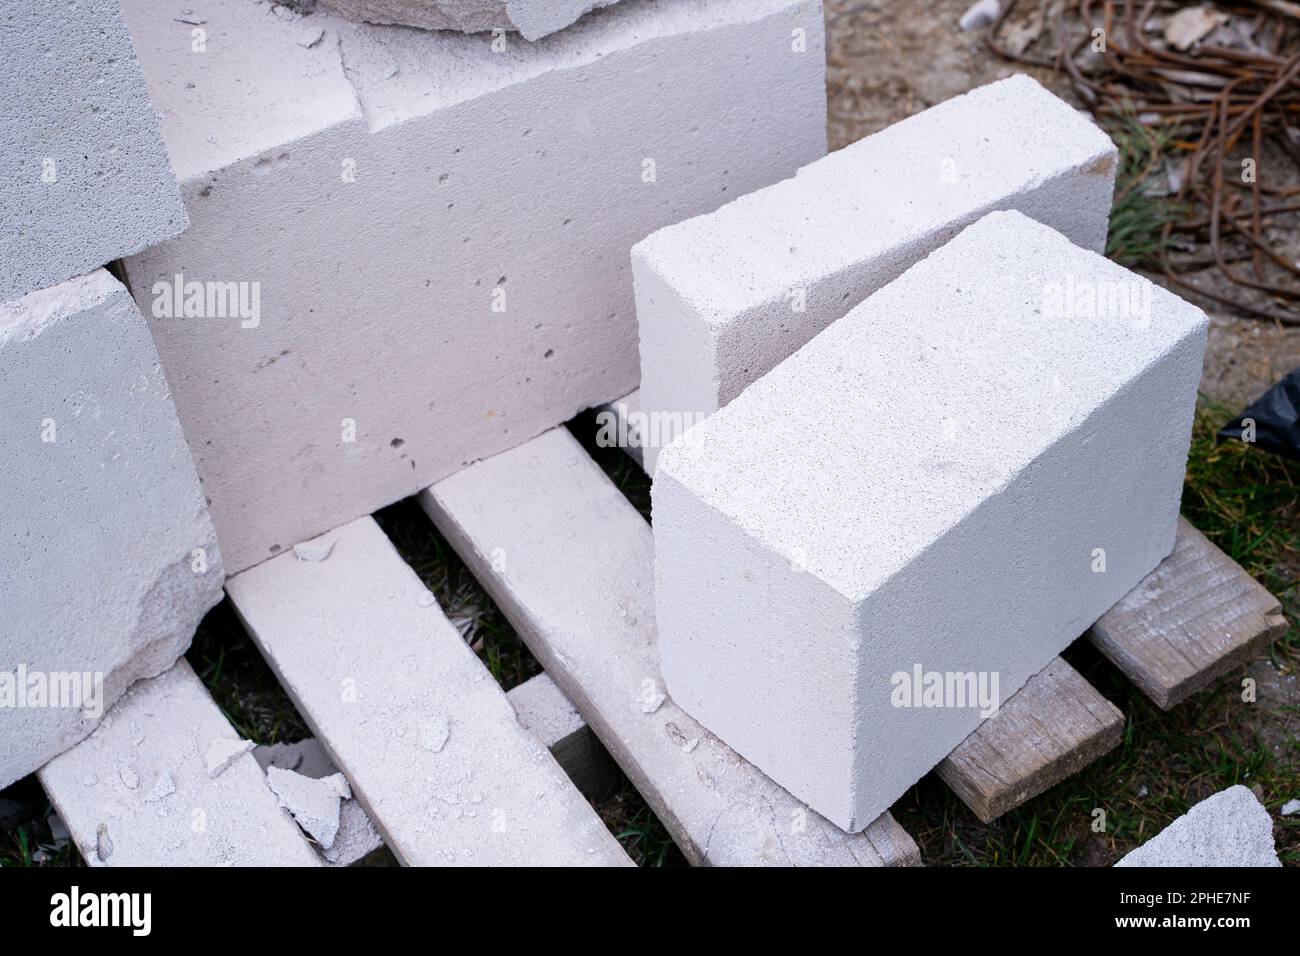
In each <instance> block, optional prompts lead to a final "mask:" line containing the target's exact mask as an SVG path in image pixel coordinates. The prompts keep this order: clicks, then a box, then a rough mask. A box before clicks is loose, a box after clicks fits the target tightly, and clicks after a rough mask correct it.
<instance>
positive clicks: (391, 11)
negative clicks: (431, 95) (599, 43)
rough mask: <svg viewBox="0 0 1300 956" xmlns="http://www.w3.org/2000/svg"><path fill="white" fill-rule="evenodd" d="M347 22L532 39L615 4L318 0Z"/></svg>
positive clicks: (586, 0)
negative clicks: (488, 32)
mask: <svg viewBox="0 0 1300 956" xmlns="http://www.w3.org/2000/svg"><path fill="white" fill-rule="evenodd" d="M323 3H324V5H325V6H327V7H330V8H331V9H333V10H335V11H337V12H339V13H341V14H343V15H344V16H345V17H348V18H349V19H351V20H364V21H366V22H367V23H396V24H401V25H403V26H410V27H422V28H423V29H425V30H462V31H464V32H466V33H478V32H482V31H485V30H515V31H518V32H519V34H520V35H521V36H523V38H524V39H525V40H537V39H540V38H541V37H544V36H546V35H548V34H551V33H554V32H555V31H556V30H562V29H563V28H564V27H567V26H568V25H569V24H570V23H573V21H575V20H577V19H578V18H579V17H580V16H582V15H583V14H586V13H590V12H591V11H592V10H596V9H598V8H600V7H608V6H611V5H613V4H615V3H618V0H323Z"/></svg>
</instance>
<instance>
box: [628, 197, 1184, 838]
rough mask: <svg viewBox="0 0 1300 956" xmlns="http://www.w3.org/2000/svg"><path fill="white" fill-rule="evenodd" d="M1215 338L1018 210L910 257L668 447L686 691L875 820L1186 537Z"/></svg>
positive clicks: (666, 658)
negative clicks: (1201, 405) (1184, 495)
mask: <svg viewBox="0 0 1300 956" xmlns="http://www.w3.org/2000/svg"><path fill="white" fill-rule="evenodd" d="M1085 293H1087V294H1086V295H1085ZM1205 329H1206V320H1205V317H1204V315H1203V314H1202V313H1201V312H1200V311H1199V310H1197V309H1195V308H1193V307H1192V306H1190V305H1188V304H1187V303H1185V302H1183V301H1182V300H1181V299H1179V298H1177V297H1176V296H1174V295H1172V294H1170V293H1168V292H1166V291H1165V290H1163V289H1160V288H1157V287H1155V286H1153V285H1152V284H1151V283H1150V282H1147V281H1146V280H1145V279H1142V278H1140V277H1138V276H1136V275H1134V274H1132V273H1129V272H1127V271H1126V270H1124V269H1122V268H1121V267H1119V266H1117V265H1115V264H1113V263H1111V262H1109V261H1108V260H1106V259H1104V258H1103V257H1101V256H1100V255H1097V254H1096V253H1094V252H1090V251H1086V250H1084V249H1081V248H1079V247H1078V246H1076V245H1073V244H1072V243H1071V242H1070V241H1069V240H1068V239H1066V238H1065V237H1064V236H1062V235H1061V234H1060V233H1058V232H1055V231H1053V230H1052V229H1050V228H1048V227H1047V226H1044V225H1041V224H1039V223H1037V222H1035V221H1033V220H1031V219H1029V218H1028V217H1026V216H1024V215H1022V214H1020V213H1018V212H999V213H992V214H989V215H988V216H986V217H984V218H983V219H981V220H979V221H978V222H977V223H976V224H974V225H973V226H970V227H968V228H967V229H966V230H964V231H963V232H961V233H960V234H959V235H958V236H957V237H956V238H954V239H953V240H951V241H950V242H948V243H947V244H946V245H944V246H942V247H940V248H939V249H938V250H936V251H935V252H933V253H931V254H930V255H929V256H928V257H927V258H925V259H923V260H921V261H920V262H918V263H917V264H915V265H914V266H912V267H911V268H910V269H908V270H907V271H906V272H904V273H903V275H902V276H900V277H899V278H897V279H895V280H894V281H893V282H891V283H889V284H887V285H885V286H884V287H883V288H881V289H880V290H878V291H877V292H876V293H874V294H873V295H871V296H870V297H869V298H868V299H867V300H866V301H865V302H863V303H862V304H861V305H859V306H858V307H857V308H855V309H853V310H852V311H850V312H849V313H848V315H846V316H845V317H844V318H842V319H840V320H839V321H837V322H834V323H833V324H832V325H830V327H829V328H827V329H826V330H825V331H823V332H821V333H820V334H819V335H817V336H816V337H814V338H813V339H812V340H811V341H810V342H808V343H807V344H806V345H805V346H804V347H803V348H801V349H800V350H799V351H797V352H796V353H795V354H794V355H792V356H791V357H790V358H788V359H786V360H785V361H784V362H782V363H780V364H779V365H777V366H776V368H774V369H773V370H772V371H770V372H768V373H767V374H766V375H764V376H763V377H761V378H759V379H758V381H756V382H755V383H754V384H752V385H750V386H749V388H748V389H746V390H745V391H744V392H743V393H741V394H740V395H739V397H737V398H734V399H733V400H732V401H731V402H730V403H729V404H728V405H727V406H726V407H725V408H723V409H721V410H720V411H718V412H716V413H714V414H713V415H712V416H710V417H709V418H707V419H705V420H704V421H703V422H702V423H700V424H697V425H695V426H694V427H693V428H691V429H690V430H689V431H687V432H686V434H684V435H682V436H680V437H679V438H678V439H677V440H676V441H675V442H674V443H673V444H671V445H669V446H668V447H667V448H666V449H664V450H663V452H662V453H661V455H660V458H659V463H658V469H657V471H656V474H655V480H654V485H653V509H654V535H655V558H656V602H655V605H656V618H657V622H658V627H659V640H660V646H661V649H662V666H663V677H664V681H665V683H666V685H667V689H668V691H669V693H670V694H671V695H672V698H673V700H674V701H675V702H676V703H677V704H678V705H679V706H681V707H682V708H683V709H685V710H686V711H687V712H688V713H690V714H691V715H692V716H694V717H696V718H697V719H698V720H700V722H701V723H702V724H704V726H706V727H707V728H709V729H710V730H711V731H713V732H714V733H716V734H717V735H718V736H719V737H720V738H722V739H723V740H724V741H726V742H727V743H728V744H729V745H730V746H731V747H733V748H734V749H736V750H737V751H739V752H740V753H741V754H742V755H743V756H744V757H746V758H747V759H748V760H750V761H751V762H752V763H754V764H756V765H757V766H758V767H759V768H760V769H762V770H764V771H765V772H766V773H767V774H768V775H769V776H771V777H772V778H773V779H774V780H776V781H777V782H778V783H780V784H782V785H783V786H785V787H786V788H787V789H788V790H790V791H791V792H792V793H793V794H794V795H795V796H796V797H798V798H800V799H802V800H804V801H805V802H807V803H808V804H809V806H811V807H812V808H813V809H814V810H817V811H818V812H819V813H821V814H823V815H824V816H826V817H827V818H828V819H830V820H831V821H833V822H834V823H836V824H838V825H839V826H841V827H843V828H844V829H846V830H850V831H853V830H857V829H860V828H862V827H864V826H866V825H867V824H868V823H870V822H871V821H872V820H873V819H875V818H876V817H877V816H878V815H879V814H880V813H881V812H883V811H885V810H886V809H888V808H889V806H890V805H891V804H892V803H893V802H894V801H895V800H896V799H897V798H898V797H900V796H901V795H902V794H903V793H904V791H905V790H906V789H907V788H908V787H909V786H911V785H912V784H913V783H914V782H915V781H916V780H918V779H919V778H920V777H921V776H922V775H924V774H925V773H926V772H927V771H928V770H929V769H931V768H932V767H933V766H934V765H935V764H937V763H938V762H939V761H940V760H942V759H943V757H944V756H945V755H947V754H948V753H949V752H950V751H951V750H952V749H953V748H954V747H955V746H957V744H959V743H960V742H961V741H962V740H963V739H964V738H965V737H966V736H967V735H968V734H969V733H971V732H972V731H973V730H974V729H975V728H976V727H977V726H979V724H980V722H981V720H982V719H984V718H985V717H987V716H989V714H990V712H991V710H992V707H993V706H996V704H997V703H1000V702H1002V701H1005V700H1006V699H1007V698H1008V697H1010V696H1011V695H1012V694H1014V693H1015V692H1016V690H1018V689H1019V688H1020V687H1021V686H1022V685H1023V684H1024V683H1025V681H1026V680H1027V679H1028V678H1029V677H1030V676H1032V675H1033V674H1035V673H1037V672H1038V671H1040V670H1041V669H1042V668H1043V667H1044V666H1046V665H1047V663H1048V662H1049V661H1051V660H1052V659H1053V658H1054V657H1055V656H1056V655H1057V654H1059V653H1060V652H1061V651H1062V650H1063V649H1064V648H1065V647H1066V646H1067V645H1069V644H1070V643H1071V642H1072V641H1073V640H1074V639H1075V638H1076V637H1078V635H1079V634H1081V633H1083V631H1084V630H1086V629H1087V627H1088V626H1089V625H1091V624H1092V622H1093V621H1095V620H1096V619H1097V618H1098V617H1099V616H1100V615H1101V614H1102V613H1103V612H1105V611H1106V610H1107V609H1108V608H1109V607H1111V605H1113V604H1114V603H1115V602H1116V601H1117V600H1119V598H1121V597H1122V596H1123V595H1124V594H1125V593H1126V592H1128V591H1129V590H1130V589H1131V588H1132V587H1133V586H1135V585H1136V584H1137V583H1138V582H1139V581H1140V580H1141V579H1142V577H1143V576H1145V575H1146V574H1147V573H1149V572H1150V571H1151V570H1152V569H1153V568H1154V567H1155V566H1156V565H1157V564H1158V563H1159V562H1160V561H1161V560H1162V559H1163V558H1164V557H1165V556H1166V555H1167V554H1168V553H1169V552H1170V550H1171V549H1172V547H1173V542H1174V533H1175V525H1176V521H1177V517H1178V510H1179V498H1180V494H1181V489H1182V481H1183V471H1184V467H1185V462H1186V455H1187V449H1188V445H1189V441H1190V434H1191V423H1192V414H1193V408H1194V405H1195V398H1196V386H1197V382H1198V380H1199V376H1200V369H1201V362H1202V357H1203V351H1204V343H1205Z"/></svg>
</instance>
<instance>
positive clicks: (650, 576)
mask: <svg viewBox="0 0 1300 956" xmlns="http://www.w3.org/2000/svg"><path fill="white" fill-rule="evenodd" d="M420 502H421V504H422V505H423V506H424V508H425V510H426V511H427V512H428V513H429V515H430V517H431V518H432V519H433V520H434V522H435V524H437V526H438V528H439V529H440V530H441V531H442V533H443V535H444V536H445V537H446V538H447V540H448V541H449V542H451V544H452V546H453V547H454V548H455V549H456V550H457V552H458V553H459V554H460V555H461V557H462V558H463V559H464V560H465V562H466V563H467V564H468V565H469V567H470V569H471V570H472V571H473V572H474V573H475V574H476V575H477V576H478V578H479V580H480V582H481V583H482V584H483V586H484V587H485V588H486V589H487V591H488V593H489V594H491V595H492V597H493V599H494V600H495V601H496V602H497V604H498V606H499V607H500V608H501V609H502V611H503V612H504V613H505V615H506V616H507V618H509V620H510V621H511V623H512V624H513V625H514V627H515V628H516V630H518V631H519V633H520V634H521V636H522V637H523V638H524V640H525V641H526V642H527V644H528V646H529V648H530V649H531V650H532V652H533V654H534V655H536V656H537V658H538V659H539V660H540V661H541V662H542V664H543V666H544V667H545V668H546V670H547V673H548V674H550V676H551V677H552V679H554V681H555V682H556V684H557V685H559V686H560V687H561V688H562V689H563V690H564V692H565V693H566V694H567V695H568V696H569V698H570V699H571V700H572V701H573V702H574V703H575V704H576V705H577V707H578V709H579V710H580V711H581V712H582V714H583V716H584V717H585V718H586V719H587V722H588V723H589V724H590V725H591V727H592V728H593V729H594V730H595V732H596V735H597V736H598V737H599V738H600V739H601V741H602V742H603V743H604V744H605V747H606V748H607V749H608V750H609V752H610V754H611V755H612V756H613V757H614V759H615V760H616V761H617V762H618V763H619V764H620V765H621V766H622V768H623V770H624V772H626V773H627V775H628V776H629V777H630V778H631V780H632V782H633V783H634V784H635V785H636V787H637V789H638V790H640V791H641V793H642V795H643V796H644V797H645V799H646V801H647V802H648V803H649V804H650V806H651V807H652V808H653V810H654V811H655V813H656V814H657V815H658V816H659V818H660V819H661V820H662V821H663V822H664V824H665V825H666V826H667V827H668V829H669V831H670V832H671V833H672V835H673V837H674V839H675V840H676V841H677V843H678V845H679V846H680V847H681V848H682V851H683V852H684V853H685V854H686V856H687V858H688V859H689V860H690V861H691V862H692V863H696V864H718V865H761V864H800V865H826V864H840V865H863V866H881V865H914V864H917V863H919V862H920V857H919V853H918V851H917V848H916V844H915V842H914V841H913V840H912V838H911V837H910V836H908V834H907V833H906V832H905V831H904V830H903V829H902V827H900V826H899V825H898V823H897V822H896V821H895V820H894V819H893V817H891V816H890V815H889V814H888V813H886V814H884V815H882V816H881V817H880V819H878V820H876V821H875V822H874V823H873V824H872V825H871V826H870V827H868V828H867V829H866V830H865V831H864V832H863V833H859V834H852V835H850V834H846V833H844V832H843V831H841V830H840V829H839V828H837V827H835V826H834V825H833V824H831V823H829V822H827V821H825V820H824V819H822V818H821V817H820V816H818V815H817V814H815V813H813V812H812V811H810V810H808V809H807V808H806V807H805V806H804V805H803V804H801V803H799V802H798V801H796V800H795V799H794V798H793V797H791V796H790V795H789V794H788V793H786V791H785V790H783V789H782V788H781V787H779V786H777V785H776V784H774V783H772V781H770V780H769V779H768V778H767V777H766V776H765V775H764V774H763V773H761V772H760V771H759V770H758V769H756V768H755V767H753V766H752V765H751V764H749V763H747V762H746V761H744V760H743V759H741V758H740V757H739V756H738V755H737V754H736V753H735V752H734V751H732V750H731V749H730V748H728V747H727V746H726V745H725V744H723V743H722V742H721V741H720V740H718V739H717V738H715V737H713V736H712V735H711V734H709V733H708V732H707V731H705V730H704V729H703V728H702V727H700V726H699V724H697V723H696V722H695V721H694V720H692V719H691V718H690V717H689V716H687V715H686V714H685V713H684V712H683V711H681V710H680V709H678V708H677V707H676V706H675V705H674V704H673V703H672V701H671V700H668V699H667V698H666V697H665V696H664V691H663V688H662V685H661V683H660V677H659V658H658V650H657V647H656V636H655V628H654V604H653V582H654V552H653V547H654V542H653V538H652V537H651V534H650V528H649V526H648V525H647V524H646V522H645V520H644V519H643V518H642V517H641V516H640V515H639V514H637V512H636V511H635V509H633V508H632V506H631V505H630V504H629V503H628V502H627V499H626V498H624V496H623V494H622V493H621V492H620V491H619V490H618V489H617V488H616V487H615V486H614V485H613V484H612V483H611V482H610V481H609V479H608V478H607V477H606V476H605V474H604V472H602V471H601V470H600V468H599V466H597V465H596V463H595V462H594V461H592V460H591V458H590V457H589V456H588V455H587V453H586V452H585V451H583V449H582V448H581V446H580V445H578V443H577V442H576V441H575V440H574V439H573V437H572V436H571V435H570V434H569V433H568V431H567V430H565V429H563V428H559V429H555V430H552V431H550V432H547V433H545V434H543V435H541V436H540V437H538V438H535V439H533V440H532V441H529V442H527V443H525V444H523V445H520V446H518V447H516V448H514V449H512V450H511V451H508V452H505V453H503V454H500V455H497V456H495V457H493V458H490V459H488V460H486V461H482V462H479V463H477V464H475V465H471V466H470V467H468V468H466V469H464V470H463V471H461V472H458V473H457V474H455V475H453V476H452V477H450V478H447V479H445V480H444V481H442V482H440V483H438V484H436V485H434V486H433V487H432V488H430V489H427V490H426V491H424V492H422V493H421V495H420Z"/></svg>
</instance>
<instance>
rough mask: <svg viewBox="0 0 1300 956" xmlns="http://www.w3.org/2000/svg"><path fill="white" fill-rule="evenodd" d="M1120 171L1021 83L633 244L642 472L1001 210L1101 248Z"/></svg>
mask: <svg viewBox="0 0 1300 956" xmlns="http://www.w3.org/2000/svg"><path fill="white" fill-rule="evenodd" d="M1115 165H1116V150H1115V146H1114V144H1113V143H1112V142H1111V141H1110V139H1109V137H1107V136H1106V135H1105V134H1104V133H1103V132H1102V131H1101V130H1099V129H1098V128H1097V127H1096V126H1095V125H1093V123H1092V122H1091V120H1089V119H1088V118H1086V117H1085V116H1083V115H1081V114H1080V113H1078V112H1077V111H1076V110H1074V109H1073V108H1072V107H1071V106H1069V105H1068V104H1067V103H1065V102H1063V101H1062V100H1060V99H1058V98H1057V97H1055V96H1053V95H1052V94H1051V93H1049V92H1047V90H1045V89H1043V88H1042V87H1041V86H1040V85H1039V84H1038V83H1036V82H1035V81H1034V80H1032V79H1030V78H1029V77H1027V76H1020V75H1017V76H1013V77H1011V78H1009V79H1006V80H1002V81H1000V82H997V83H993V84H990V85H988V86H984V87H980V88H979V89H976V90H974V91H972V92H970V93H967V94H965V95H964V96H958V97H954V98H953V99H951V100H948V101H946V102H944V103H941V104H940V105H938V106H935V107H933V108H931V109H929V110H926V111H925V112H923V113H920V114H918V115H916V116H913V117H910V118H909V119H906V120H903V121H902V122H900V123H897V124H895V125H894V126H890V127H889V128H887V129H885V130H883V131H881V132H879V133H876V134H875V135H874V136H869V137H867V138H865V139H862V140H859V141H858V142H856V143H854V144H852V145H850V146H847V147H845V148H844V149H841V150H839V151H837V152H835V153H832V154H831V155H829V156H826V157H825V158H823V159H820V160H818V161H817V162H815V163H813V164H811V165H810V166H807V167H805V168H803V169H800V170H799V172H798V174H797V175H796V176H794V178H792V179H788V180H785V181H783V182H780V183H777V184H775V185H773V186H770V187H768V188H766V189H761V190H758V191H757V192H754V193H751V194H749V195H746V196H743V197H741V198H738V199H736V200H734V201H733V202H731V203H729V204H727V205H726V206H723V207H722V208H721V209H719V210H718V211H717V212H715V213H713V214H711V215H704V216H700V217H697V218H694V219H690V220H687V221H686V222H682V223H678V224H676V225H673V226H670V227H668V228H665V229H662V230H660V231H658V232H656V233H655V234H653V235H651V236H650V237H648V238H647V239H645V240H644V241H642V242H640V243H638V244H637V246H636V247H635V248H634V249H633V250H632V271H633V276H634V279H635V285H636V308H637V316H638V322H639V325H640V353H641V389H640V401H641V410H642V412H644V413H646V415H647V420H648V421H649V422H650V424H651V429H650V430H649V433H648V434H646V435H644V436H643V441H644V442H645V444H644V445H643V448H642V454H643V456H644V457H643V461H644V464H645V466H646V470H647V471H648V472H650V473H651V474H653V473H654V465H655V461H656V459H657V457H658V452H659V449H660V447H662V445H665V444H667V443H668V441H670V440H671V439H672V438H673V437H675V436H676V434H679V433H680V432H681V431H683V430H684V429H685V428H686V427H689V425H690V424H692V423H693V422H695V421H698V420H699V419H701V418H703V417H705V416H706V415H709V414H711V413H713V412H714V411H716V410H717V409H719V408H721V407H722V406H724V405H726V404H727V402H729V401H731V400H732V399H733V398H735V397H736V396H737V395H739V394H740V393H741V391H742V390H744V388H745V387H746V386H747V385H749V384H750V383H751V382H753V381H754V380H756V379H757V378H758V377H759V376H760V375H762V374H763V373H765V372H767V371H769V370H770V369H772V368H774V367H775V366H776V365H777V363H779V362H780V361H782V360H783V359H784V358H786V357H787V356H788V355H790V354H791V353H793V352H794V351H795V350H796V349H798V348H799V347H800V346H802V345H803V344H804V343H805V342H807V341H808V340H809V339H811V338H812V337H813V336H814V335H816V334H817V333H818V332H820V331H821V330H822V329H824V328H826V327H827V326H828V325H830V324H831V322H833V321H834V320H835V319H838V318H839V317H840V316H842V315H844V314H845V313H846V312H848V311H849V310H850V309H851V308H853V307H854V306H856V305H857V304H858V303H860V302H861V301H862V300H863V299H865V298H866V297H867V296H868V295H870V294H871V293H872V292H874V291H875V290H876V289H879V288H880V287H881V286H883V285H884V284H885V283H887V282H889V281H890V280H892V279H894V278H896V277H897V276H898V275H899V274H900V273H902V271H903V270H904V269H906V268H907V267H908V266H910V265H912V263H914V262H916V261H917V260H918V259H920V258H922V257H923V256H925V255H926V254H928V253H929V252H931V251H933V250H934V249H936V248H938V247H939V246H941V245H943V243H945V242H947V241H948V240H949V239H951V238H952V237H953V236H954V235H956V234H957V233H958V232H959V231H960V230H961V229H963V228H964V227H966V226H968V225H970V223H972V222H974V221H975V220H976V219H978V218H979V217H981V216H983V215H984V214H986V213H988V212H990V211H992V210H998V209H1003V210H1005V209H1017V210H1019V211H1021V212H1023V213H1025V214H1026V215H1029V216H1031V217H1033V218H1034V219H1037V220H1038V221H1039V222H1042V223H1046V224H1047V225H1049V226H1052V227H1053V228H1055V229H1057V230H1059V231H1060V232H1062V233H1063V234H1064V235H1065V236H1067V237H1068V238H1070V239H1071V240H1073V241H1074V242H1075V243H1076V244H1078V245H1080V246H1082V247H1084V248H1085V249H1092V250H1095V251H1097V252H1100V251H1102V249H1103V248H1104V246H1105V242H1106V223H1107V216H1108V213H1109V210H1110V200H1111V192H1112V190H1113V187H1114V177H1115Z"/></svg>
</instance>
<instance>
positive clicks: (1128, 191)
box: [1106, 116, 1186, 271]
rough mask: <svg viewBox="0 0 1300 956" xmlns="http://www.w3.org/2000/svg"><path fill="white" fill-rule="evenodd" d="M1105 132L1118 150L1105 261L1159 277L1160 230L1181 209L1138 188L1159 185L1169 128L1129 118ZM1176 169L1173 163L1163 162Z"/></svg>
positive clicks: (1170, 139) (1170, 133) (1170, 200)
mask: <svg viewBox="0 0 1300 956" xmlns="http://www.w3.org/2000/svg"><path fill="white" fill-rule="evenodd" d="M1107 132H1108V133H1109V134H1110V137H1111V139H1113V140H1114V141H1115V145H1116V146H1117V147H1119V168H1118V169H1117V170H1116V171H1115V201H1114V203H1113V205H1112V206H1111V211H1110V230H1109V233H1108V235H1107V239H1106V255H1107V256H1108V257H1110V258H1111V259H1114V260H1115V261H1116V262H1118V263H1119V264H1120V265H1124V266H1128V267H1130V268H1142V269H1150V270H1153V271H1160V270H1161V266H1160V258H1161V252H1162V250H1163V248H1164V241H1163V239H1162V230H1163V229H1164V227H1165V224H1166V223H1169V222H1175V221H1177V220H1178V219H1179V218H1181V217H1182V216H1183V215H1184V214H1185V212H1186V208H1185V207H1184V206H1183V205H1182V204H1180V203H1178V202H1176V201H1175V200H1174V199H1173V198H1171V197H1169V196H1153V195H1150V194H1149V193H1148V192H1147V190H1146V189H1145V188H1144V187H1145V186H1146V185H1147V184H1148V183H1149V182H1151V181H1155V182H1158V183H1159V182H1163V180H1164V175H1165V163H1166V159H1167V154H1168V153H1169V151H1170V147H1171V145H1172V143H1173V140H1174V138H1175V136H1176V131H1175V130H1173V129H1172V128H1170V127H1160V128H1157V129H1154V130H1152V129H1148V128H1147V127H1145V126H1143V125H1142V124H1141V123H1139V122H1138V121H1137V120H1136V119H1135V118H1134V117H1132V116H1122V117H1118V118H1116V119H1114V120H1112V121H1111V122H1110V123H1109V124H1108V127H1107ZM1169 161H1170V162H1173V163H1174V164H1176V166H1177V168H1181V165H1182V162H1183V160H1182V159H1181V158H1179V157H1174V158H1171V159H1169Z"/></svg>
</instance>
